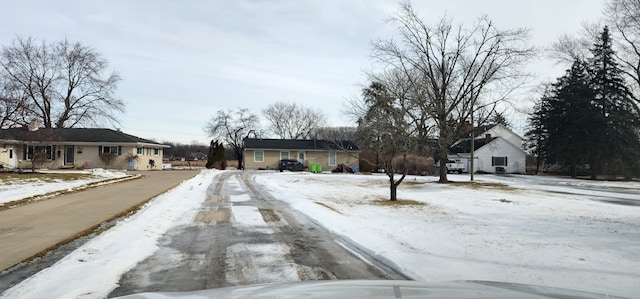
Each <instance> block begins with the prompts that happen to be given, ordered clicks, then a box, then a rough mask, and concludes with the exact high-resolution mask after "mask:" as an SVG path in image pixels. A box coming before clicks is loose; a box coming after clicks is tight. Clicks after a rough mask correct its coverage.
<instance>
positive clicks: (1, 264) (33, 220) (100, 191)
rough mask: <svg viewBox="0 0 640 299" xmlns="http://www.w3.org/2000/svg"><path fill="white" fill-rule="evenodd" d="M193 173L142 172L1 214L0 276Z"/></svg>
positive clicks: (193, 174) (146, 199) (157, 193)
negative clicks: (133, 176) (114, 182)
mask: <svg viewBox="0 0 640 299" xmlns="http://www.w3.org/2000/svg"><path fill="white" fill-rule="evenodd" d="M197 173H198V171H196V170H172V171H142V172H140V174H142V175H143V176H142V177H141V178H139V179H134V180H129V181H125V182H122V183H117V184H111V185H105V186H101V187H96V188H90V189H86V190H83V191H80V192H75V193H70V194H65V195H60V196H57V197H55V198H52V199H48V200H43V201H39V202H35V203H32V204H28V205H24V206H20V207H17V208H13V209H8V210H4V211H0V272H1V271H4V270H6V269H8V268H10V267H12V266H13V265H16V264H18V263H20V262H21V261H24V260H27V259H29V258H32V257H34V256H38V255H40V254H42V253H44V252H46V251H48V250H49V249H51V248H55V247H56V246H58V245H59V244H62V243H66V242H68V241H70V240H73V239H75V238H77V237H78V236H81V235H82V234H84V233H86V232H87V231H90V230H93V229H94V228H96V227H97V226H99V225H100V224H101V223H103V222H105V221H108V220H111V219H113V218H114V217H117V216H118V215H120V214H122V213H123V212H124V211H127V210H129V209H131V208H132V207H135V206H137V205H140V204H141V203H144V202H146V201H148V200H150V199H151V198H153V197H155V196H157V195H160V194H162V193H164V192H166V191H167V190H169V189H171V188H173V187H175V186H177V185H178V184H180V183H181V182H182V181H184V180H186V179H190V178H192V177H193V176H195V175H196V174H197Z"/></svg>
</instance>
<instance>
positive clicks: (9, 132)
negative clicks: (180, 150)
mask: <svg viewBox="0 0 640 299" xmlns="http://www.w3.org/2000/svg"><path fill="white" fill-rule="evenodd" d="M0 140H16V141H57V142H66V143H85V142H87V143H122V144H131V143H135V144H148V145H158V146H163V147H166V146H165V145H162V144H160V143H157V142H155V141H152V140H148V139H143V138H140V137H136V136H133V135H129V134H126V133H123V132H121V131H116V130H112V129H96V128H41V129H38V130H36V131H30V130H29V129H28V128H11V129H2V130H0Z"/></svg>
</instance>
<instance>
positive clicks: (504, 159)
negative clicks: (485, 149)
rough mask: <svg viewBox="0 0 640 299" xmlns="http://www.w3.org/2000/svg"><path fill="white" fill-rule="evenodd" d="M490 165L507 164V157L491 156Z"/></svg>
mask: <svg viewBox="0 0 640 299" xmlns="http://www.w3.org/2000/svg"><path fill="white" fill-rule="evenodd" d="M491 166H507V157H491Z"/></svg>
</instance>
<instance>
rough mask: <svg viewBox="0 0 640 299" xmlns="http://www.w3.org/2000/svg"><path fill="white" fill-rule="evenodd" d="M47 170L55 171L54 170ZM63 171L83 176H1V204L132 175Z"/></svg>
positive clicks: (93, 171) (100, 170)
mask: <svg viewBox="0 0 640 299" xmlns="http://www.w3.org/2000/svg"><path fill="white" fill-rule="evenodd" d="M45 172H48V173H54V171H45ZM61 173H63V174H65V175H73V174H77V175H81V177H80V178H78V179H73V180H66V181H65V180H56V181H47V180H44V179H41V178H37V177H30V178H28V179H25V178H23V177H26V176H27V175H21V174H17V175H13V176H12V178H8V177H7V176H3V177H0V205H3V204H5V203H7V202H11V201H15V200H20V199H24V198H28V197H32V196H38V195H43V194H48V193H51V192H57V191H70V190H77V189H81V188H83V187H85V186H87V185H88V184H96V183H98V182H101V181H106V180H111V179H118V178H124V177H127V176H130V175H129V174H127V173H124V172H119V171H115V172H114V171H108V170H104V169H99V168H97V169H89V170H79V171H74V170H65V171H64V172H61Z"/></svg>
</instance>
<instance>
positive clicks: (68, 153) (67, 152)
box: [64, 145, 74, 165]
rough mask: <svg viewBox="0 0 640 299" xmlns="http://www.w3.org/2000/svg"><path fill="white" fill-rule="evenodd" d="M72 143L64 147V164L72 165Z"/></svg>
mask: <svg viewBox="0 0 640 299" xmlns="http://www.w3.org/2000/svg"><path fill="white" fill-rule="evenodd" d="M73 151H74V149H73V145H67V146H65V147H64V165H73Z"/></svg>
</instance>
